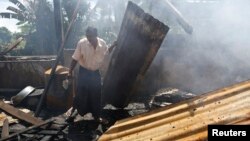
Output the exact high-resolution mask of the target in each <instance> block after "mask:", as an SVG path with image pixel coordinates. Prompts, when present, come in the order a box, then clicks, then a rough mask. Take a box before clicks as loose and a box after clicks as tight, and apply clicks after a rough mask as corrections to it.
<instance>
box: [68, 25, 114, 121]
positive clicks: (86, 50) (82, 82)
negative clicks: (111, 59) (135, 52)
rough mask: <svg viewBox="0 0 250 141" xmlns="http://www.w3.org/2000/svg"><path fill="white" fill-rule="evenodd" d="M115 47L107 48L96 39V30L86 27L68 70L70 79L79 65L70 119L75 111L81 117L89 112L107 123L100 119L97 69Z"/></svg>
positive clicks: (99, 81) (100, 119) (103, 42)
mask: <svg viewBox="0 0 250 141" xmlns="http://www.w3.org/2000/svg"><path fill="white" fill-rule="evenodd" d="M115 46H116V42H114V44H112V45H111V47H109V48H108V47H107V45H106V43H105V41H104V40H102V39H101V38H99V37H97V29H96V28H94V27H88V28H87V29H86V38H83V39H81V40H80V41H79V42H78V44H77V47H76V49H75V52H74V54H73V56H72V62H71V66H70V69H69V77H71V76H72V71H73V69H74V68H75V66H76V64H77V63H79V65H80V68H79V74H78V81H77V84H78V86H77V92H76V96H75V98H74V103H73V110H72V112H71V116H70V117H72V114H73V112H74V111H75V109H77V111H78V113H79V114H80V115H82V116H83V115H85V114H86V113H88V112H91V113H92V115H93V117H94V118H95V120H98V121H99V122H107V121H106V120H103V119H102V118H101V76H100V73H99V69H100V67H101V66H102V64H103V60H104V57H105V56H106V55H107V54H108V53H110V52H111V51H112V50H113V48H114V47H115ZM69 119H70V118H69ZM71 120H72V119H71Z"/></svg>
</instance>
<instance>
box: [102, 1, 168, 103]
mask: <svg viewBox="0 0 250 141" xmlns="http://www.w3.org/2000/svg"><path fill="white" fill-rule="evenodd" d="M168 30H169V27H168V26H166V25H164V24H163V23H161V22H160V21H158V20H157V19H155V18H153V17H152V16H151V15H149V14H147V13H145V12H144V11H143V10H142V9H141V8H140V7H138V6H137V5H136V4H134V3H132V2H129V3H128V6H127V9H126V12H125V15H124V18H123V22H122V25H121V28H120V32H119V35H118V39H117V42H118V45H117V47H116V49H115V50H114V53H113V56H112V59H111V61H110V64H109V68H108V71H107V74H106V76H105V78H104V84H103V95H102V99H103V104H106V103H110V104H112V105H114V106H116V107H124V106H126V105H127V104H128V102H129V100H130V97H131V95H133V94H134V93H135V92H136V89H137V88H138V86H139V84H140V81H141V80H142V79H143V76H144V74H145V73H146V71H147V69H148V68H149V66H150V64H151V62H152V61H153V59H154V57H155V55H156V54H157V51H158V49H159V48H160V46H161V43H162V41H163V39H164V38H165V36H166V34H167V32H168Z"/></svg>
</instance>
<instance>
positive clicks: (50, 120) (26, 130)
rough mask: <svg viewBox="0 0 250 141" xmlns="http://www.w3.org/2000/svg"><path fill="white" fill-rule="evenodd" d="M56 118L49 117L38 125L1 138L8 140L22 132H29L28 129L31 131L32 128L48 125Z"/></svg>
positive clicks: (1, 140) (3, 140) (0, 140)
mask: <svg viewBox="0 0 250 141" xmlns="http://www.w3.org/2000/svg"><path fill="white" fill-rule="evenodd" d="M54 120H55V119H48V120H46V121H44V122H42V123H39V124H38V125H33V126H30V127H28V128H26V129H24V130H21V131H19V132H17V133H13V134H11V135H9V136H8V137H6V138H1V139H0V141H6V140H9V139H11V138H14V137H16V136H18V135H20V134H23V133H25V132H28V131H30V130H32V129H36V128H40V127H41V126H44V125H47V124H49V123H51V122H53V121H54Z"/></svg>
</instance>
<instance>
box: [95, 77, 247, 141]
mask: <svg viewBox="0 0 250 141" xmlns="http://www.w3.org/2000/svg"><path fill="white" fill-rule="evenodd" d="M209 124H250V81H246V82H242V83H239V84H236V85H234V86H230V87H226V88H223V89H220V90H217V91H214V92H210V93H207V94H203V95H200V96H197V97H195V98H193V99H190V100H187V101H183V102H180V103H177V104H173V105H170V106H167V107H164V108H160V109H157V110H154V111H151V112H149V113H145V114H142V115H138V116H135V117H131V118H128V119H124V120H121V121H118V122H117V123H116V124H115V125H114V126H112V127H111V128H110V129H109V130H107V132H105V134H103V135H102V136H101V138H100V139H99V140H100V141H105V140H120V141H131V140H133V141H134V140H141V141H144V140H165V141H166V140H167V141H168V140H183V141H194V140H206V139H207V125H209Z"/></svg>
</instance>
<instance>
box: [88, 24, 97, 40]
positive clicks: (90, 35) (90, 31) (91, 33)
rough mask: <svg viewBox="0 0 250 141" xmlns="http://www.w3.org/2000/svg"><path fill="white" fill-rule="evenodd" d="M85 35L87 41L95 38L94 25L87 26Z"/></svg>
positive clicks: (95, 30)
mask: <svg viewBox="0 0 250 141" xmlns="http://www.w3.org/2000/svg"><path fill="white" fill-rule="evenodd" d="M86 37H87V39H88V40H89V42H93V41H95V40H96V39H97V29H96V28H95V27H91V26H89V27H88V28H87V29H86Z"/></svg>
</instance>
